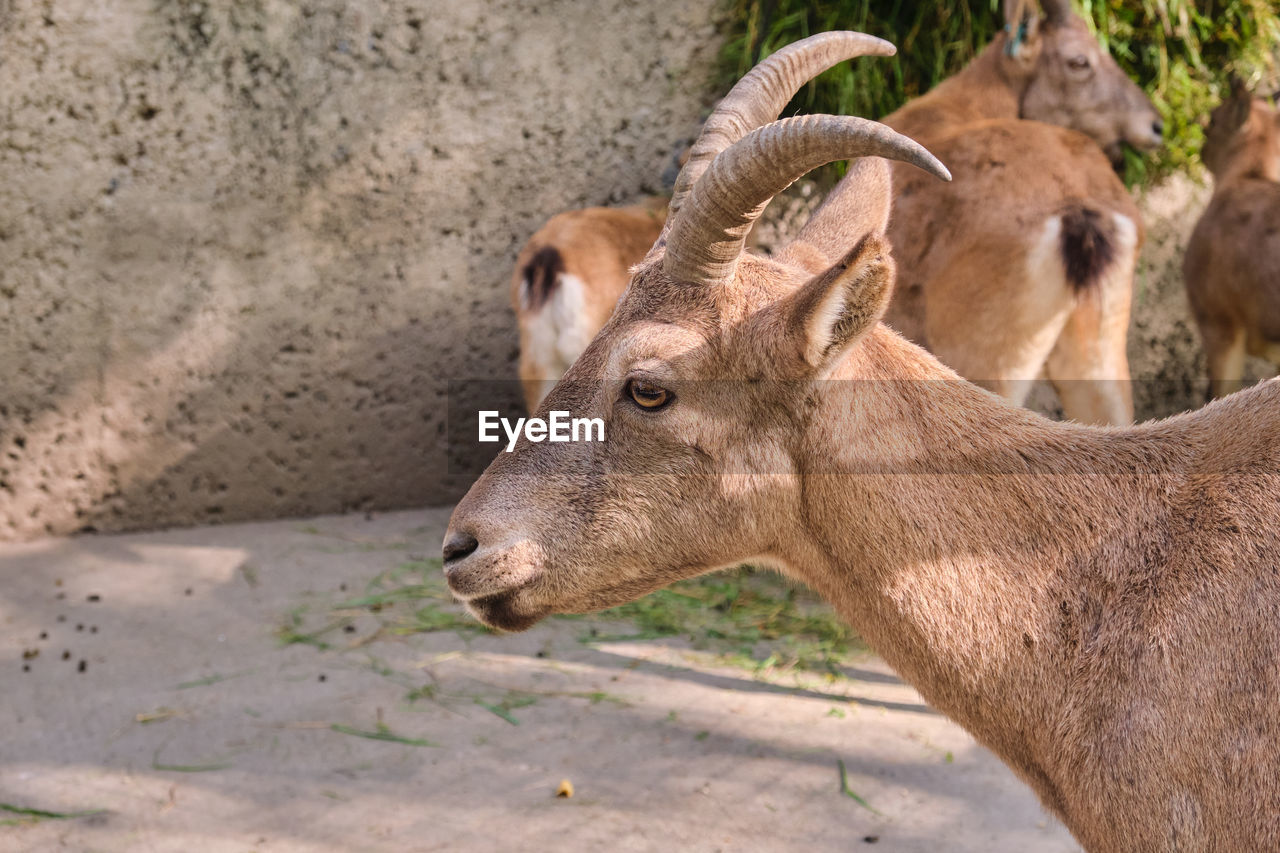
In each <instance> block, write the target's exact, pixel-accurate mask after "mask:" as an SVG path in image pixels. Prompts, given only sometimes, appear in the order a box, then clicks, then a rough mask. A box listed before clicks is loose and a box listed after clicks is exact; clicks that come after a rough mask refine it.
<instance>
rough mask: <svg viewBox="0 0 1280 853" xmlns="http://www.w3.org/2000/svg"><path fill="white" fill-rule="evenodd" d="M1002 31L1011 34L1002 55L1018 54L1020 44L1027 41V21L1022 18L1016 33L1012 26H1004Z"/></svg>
mask: <svg viewBox="0 0 1280 853" xmlns="http://www.w3.org/2000/svg"><path fill="white" fill-rule="evenodd" d="M1004 31H1005V32H1006V33H1011V34H1012V35H1010V36H1009V40H1008V41H1007V42H1005V45H1004V55H1005V56H1013V55H1014V54H1016V53H1017V52H1018V48H1020V47H1022V43H1023V42H1024V41H1026V40H1027V19H1026V18H1025V17H1024V18H1023V19H1022V21H1021V22H1019V24H1018V29H1017V31H1016V32H1015V31H1014V29H1013V24H1005V25H1004Z"/></svg>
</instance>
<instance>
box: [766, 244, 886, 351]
mask: <svg viewBox="0 0 1280 853" xmlns="http://www.w3.org/2000/svg"><path fill="white" fill-rule="evenodd" d="M893 278H894V267H893V259H892V258H891V257H890V255H889V244H888V242H887V241H886V240H885V239H884V237H883V235H880V234H868V235H867V236H865V237H863V238H862V240H861V241H860V242H859V243H858V245H857V246H855V247H854V248H853V251H851V252H849V253H848V254H847V255H845V256H844V258H843V259H841V260H840V261H839V262H838V263H836V264H835V265H834V266H832V267H831V268H829V269H828V270H827V271H826V272H824V273H821V274H819V275H817V276H815V277H814V278H812V279H811V280H810V281H809V282H807V283H806V284H805V285H804V286H803V287H801V288H800V290H799V291H797V292H796V294H795V295H794V297H793V299H792V301H791V306H790V309H789V311H788V313H789V315H790V316H789V318H788V324H787V325H788V327H789V329H788V332H789V334H792V335H796V336H798V337H799V342H800V351H801V352H802V353H803V355H804V360H805V362H806V363H807V364H808V365H809V367H811V368H813V369H815V370H818V371H821V370H823V369H825V368H827V367H829V366H830V365H832V364H834V363H835V362H836V361H838V360H839V359H840V357H841V356H842V355H843V354H844V353H845V351H847V350H848V348H849V347H850V346H852V345H853V344H854V343H856V342H857V340H858V339H859V338H861V337H862V336H863V335H864V334H866V332H867V331H868V330H869V329H870V328H871V327H872V326H874V325H875V324H876V323H877V322H879V320H880V318H881V317H882V316H883V315H884V312H885V309H886V308H888V306H889V296H890V294H891V293H892V288H893Z"/></svg>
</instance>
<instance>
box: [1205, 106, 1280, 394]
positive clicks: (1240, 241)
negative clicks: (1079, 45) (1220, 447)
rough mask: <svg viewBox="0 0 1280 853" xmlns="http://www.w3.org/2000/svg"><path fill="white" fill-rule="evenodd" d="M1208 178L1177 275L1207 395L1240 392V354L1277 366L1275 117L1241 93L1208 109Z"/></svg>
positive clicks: (1279, 211)
mask: <svg viewBox="0 0 1280 853" xmlns="http://www.w3.org/2000/svg"><path fill="white" fill-rule="evenodd" d="M1201 156H1202V158H1203V160H1204V162H1205V164H1206V165H1207V166H1208V167H1209V169H1210V170H1211V171H1212V172H1213V175H1214V190H1213V198H1212V199H1211V200H1210V201H1209V206H1208V207H1207V208H1206V209H1205V212H1204V213H1203V214H1202V215H1201V217H1200V221H1199V222H1197V223H1196V228H1195V231H1194V232H1192V234H1191V241H1190V243H1188V245H1187V254H1186V256H1185V258H1184V259H1183V275H1184V277H1185V279H1186V285H1187V299H1188V301H1189V302H1190V303H1191V313H1192V315H1193V316H1194V317H1195V319H1196V324H1197V325H1198V326H1199V327H1200V335H1201V338H1202V339H1203V341H1204V347H1205V353H1206V355H1207V356H1208V360H1209V379H1210V387H1209V395H1210V397H1214V396H1222V395H1223V394H1228V393H1230V392H1232V391H1235V390H1237V389H1238V388H1240V386H1241V384H1242V383H1243V379H1244V361H1245V354H1246V353H1248V354H1249V355H1253V356H1256V357H1258V358H1265V359H1268V360H1270V361H1272V362H1273V363H1275V364H1280V114H1278V113H1277V111H1276V110H1275V109H1274V108H1273V107H1272V106H1271V105H1270V104H1268V103H1267V102H1266V101H1264V100H1262V99H1261V98H1255V97H1253V96H1252V95H1250V94H1249V93H1248V92H1247V91H1245V90H1243V89H1237V90H1236V92H1235V93H1234V94H1233V95H1232V97H1231V98H1229V99H1228V100H1227V101H1226V102H1225V103H1224V104H1222V105H1221V106H1220V107H1218V108H1217V109H1216V110H1214V111H1213V116H1212V120H1211V122H1210V126H1209V130H1208V133H1207V134H1206V139H1205V144H1204V150H1203V152H1202V154H1201Z"/></svg>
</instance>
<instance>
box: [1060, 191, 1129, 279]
mask: <svg viewBox="0 0 1280 853" xmlns="http://www.w3.org/2000/svg"><path fill="white" fill-rule="evenodd" d="M1061 215H1062V263H1063V266H1064V267H1065V268H1066V271H1067V281H1068V282H1070V283H1071V287H1072V289H1073V290H1075V291H1076V292H1077V293H1079V292H1080V291H1083V290H1087V289H1088V288H1091V287H1093V286H1095V285H1096V284H1097V283H1098V282H1099V281H1100V280H1101V279H1102V276H1103V275H1104V274H1105V273H1106V271H1107V267H1109V266H1111V261H1112V260H1113V259H1114V258H1115V254H1116V247H1115V244H1114V243H1113V242H1112V235H1111V233H1110V232H1109V231H1108V230H1107V229H1106V228H1105V227H1104V224H1103V223H1104V220H1103V218H1102V214H1101V213H1099V212H1098V211H1096V210H1094V209H1093V208H1090V207H1085V206H1083V205H1079V204H1073V205H1071V206H1069V207H1067V208H1065V209H1064V210H1063V211H1062V214H1061Z"/></svg>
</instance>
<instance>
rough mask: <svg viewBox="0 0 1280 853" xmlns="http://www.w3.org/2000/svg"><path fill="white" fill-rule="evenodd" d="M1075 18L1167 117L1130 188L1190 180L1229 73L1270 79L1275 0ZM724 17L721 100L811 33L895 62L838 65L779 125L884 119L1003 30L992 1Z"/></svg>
mask: <svg viewBox="0 0 1280 853" xmlns="http://www.w3.org/2000/svg"><path fill="white" fill-rule="evenodd" d="M1076 10H1077V11H1078V12H1079V13H1081V14H1082V15H1083V16H1084V18H1085V19H1086V21H1088V22H1089V24H1090V26H1091V27H1092V28H1093V29H1094V31H1095V32H1096V33H1097V35H1098V38H1099V40H1100V41H1102V43H1103V44H1104V45H1105V46H1106V47H1107V48H1108V49H1109V50H1110V52H1111V55H1112V56H1114V57H1115V59H1116V61H1117V62H1118V63H1119V64H1120V66H1121V67H1122V68H1123V69H1124V70H1125V71H1126V72H1127V73H1128V74H1129V76H1130V77H1132V78H1133V79H1134V80H1135V81H1137V83H1138V84H1139V85H1141V86H1142V87H1143V89H1145V90H1146V91H1147V93H1148V95H1150V97H1151V99H1152V101H1153V102H1154V103H1155V105H1156V107H1157V108H1158V109H1159V110H1160V112H1161V114H1162V115H1163V116H1164V118H1165V126H1166V131H1165V134H1166V141H1167V144H1166V147H1165V148H1164V149H1163V150H1162V151H1160V152H1157V153H1155V154H1152V155H1150V156H1149V157H1146V158H1143V157H1139V156H1137V155H1136V154H1135V155H1132V156H1130V157H1129V158H1128V159H1127V160H1126V169H1125V171H1126V179H1127V180H1128V181H1129V182H1130V183H1134V182H1149V181H1151V180H1153V179H1156V178H1158V177H1161V176H1163V175H1166V174H1168V173H1170V172H1172V171H1176V170H1191V171H1196V170H1197V169H1198V153H1199V150H1200V146H1201V144H1202V143H1203V133H1202V131H1201V128H1200V120H1201V118H1202V117H1204V116H1206V115H1207V114H1208V111H1209V109H1210V108H1211V107H1212V106H1213V105H1214V104H1215V103H1217V101H1218V100H1219V99H1220V97H1221V96H1222V95H1223V94H1225V93H1226V92H1227V91H1228V87H1227V77H1228V75H1229V74H1230V73H1231V72H1236V73H1239V74H1240V75H1241V76H1242V77H1244V78H1245V79H1247V80H1249V81H1250V82H1255V83H1256V82H1258V81H1259V80H1260V79H1261V78H1263V77H1265V76H1266V75H1268V74H1270V73H1271V72H1273V71H1274V64H1275V59H1276V56H1275V52H1274V51H1275V45H1276V44H1277V43H1280V5H1278V4H1277V3H1276V2H1275V0H1200V2H1195V0H1076ZM727 12H728V37H727V40H726V42H725V45H724V48H723V49H722V52H721V55H720V63H719V67H720V76H719V84H720V86H721V88H722V89H724V90H725V91H727V90H728V88H729V87H730V86H731V85H732V84H733V83H734V82H735V81H736V80H737V79H738V78H739V77H741V76H742V75H743V74H745V73H746V72H747V71H748V70H750V68H751V67H752V66H753V65H755V64H756V63H757V62H758V61H759V60H761V59H763V58H764V57H766V56H768V55H769V54H770V53H773V52H774V51H776V50H777V49H778V48H780V47H783V46H785V45H787V44H790V43H791V42H793V41H796V40H798V39H801V38H805V37H806V36H809V35H812V34H813V33H818V32H823V31H826V30H833V29H852V30H861V31H863V32H867V33H870V34H872V35H876V36H880V37H882V38H886V39H888V40H889V41H892V42H893V43H894V44H896V45H897V46H898V55H897V56H895V57H893V58H876V59H867V60H864V61H860V62H852V63H841V65H839V66H837V67H836V68H833V69H831V70H830V71H827V72H826V73H824V74H822V75H821V76H819V77H818V78H817V79H816V80H814V81H813V82H811V83H810V84H809V85H807V86H806V87H805V88H804V89H802V90H801V91H800V92H799V94H797V95H796V97H795V99H793V100H792V102H791V103H790V104H789V105H788V106H787V108H786V109H785V110H784V111H783V114H784V115H792V114H795V113H797V112H820V113H835V114H847V115H859V116H865V117H867V118H880V117H883V116H885V115H887V114H888V113H890V112H892V111H893V110H895V109H897V108H898V107H899V106H901V105H902V104H903V103H905V102H906V101H907V100H909V99H910V98H913V97H916V96H917V95H920V94H922V93H924V92H927V91H928V90H929V89H932V88H933V87H934V86H935V85H937V84H938V83H939V82H940V81H941V80H943V79H945V78H946V77H948V76H950V75H951V74H954V73H955V72H956V71H958V70H960V69H961V68H962V67H964V65H965V64H966V63H967V62H968V61H969V60H970V59H972V58H973V57H974V56H975V55H977V53H978V51H980V50H981V49H982V48H983V47H984V46H985V45H986V44H987V43H988V42H990V41H991V39H992V38H993V37H994V36H995V35H996V33H997V32H999V30H1000V29H1001V27H1002V26H1003V17H1002V15H1001V12H1000V2H999V0H975V2H972V3H965V2H944V3H907V2H903V0H727Z"/></svg>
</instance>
